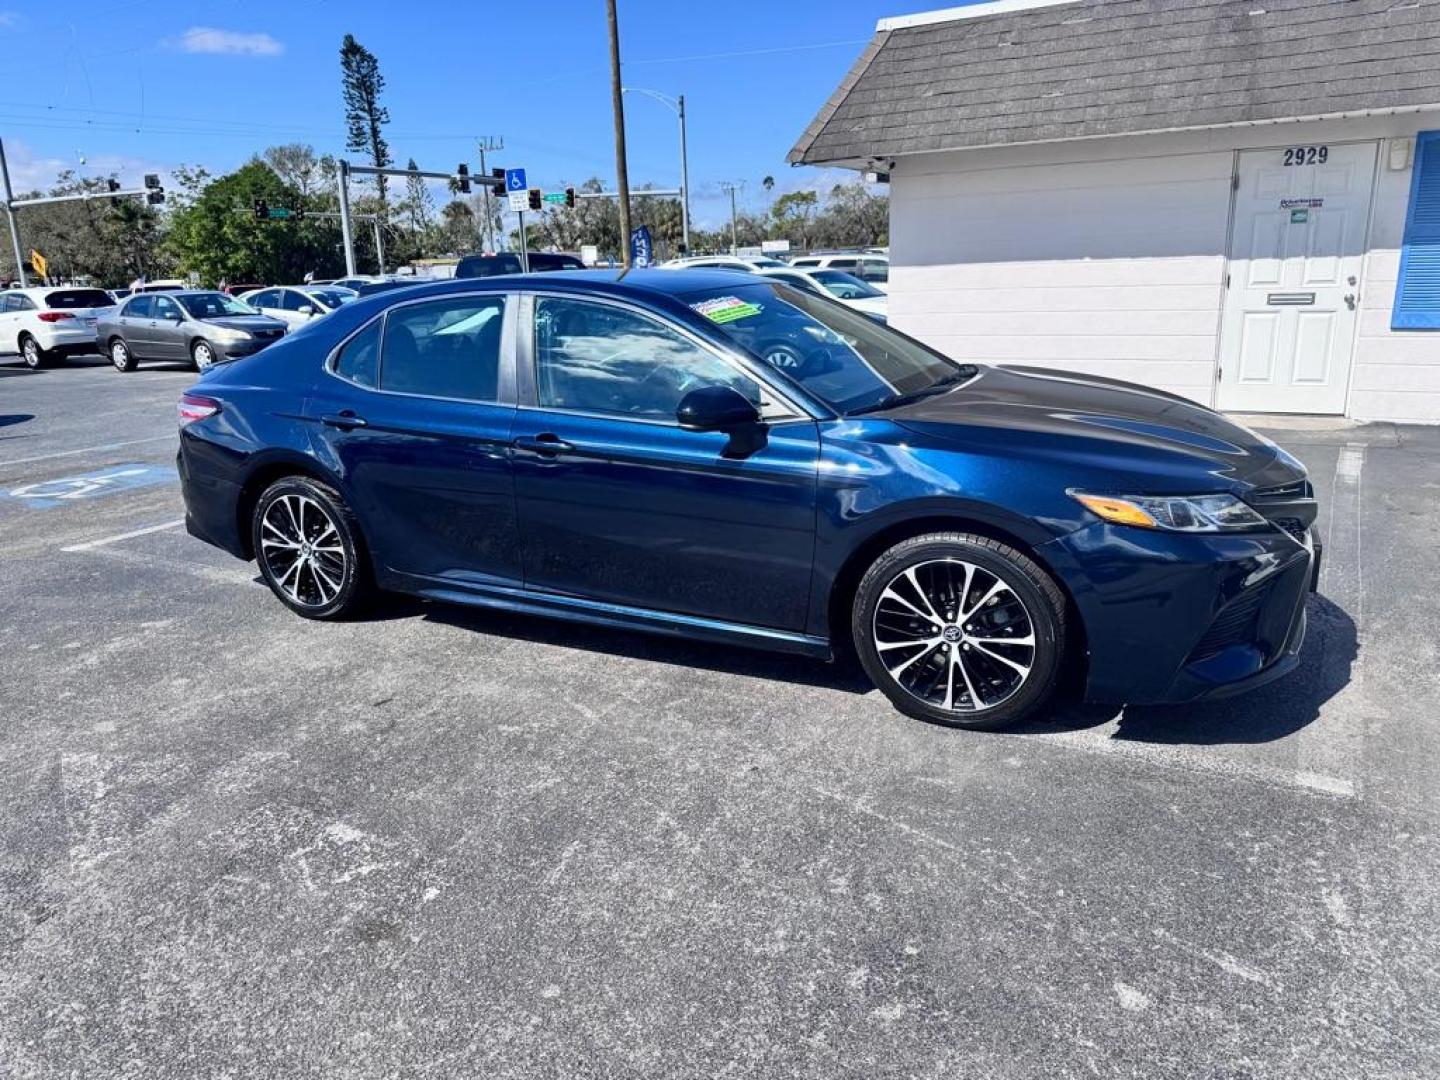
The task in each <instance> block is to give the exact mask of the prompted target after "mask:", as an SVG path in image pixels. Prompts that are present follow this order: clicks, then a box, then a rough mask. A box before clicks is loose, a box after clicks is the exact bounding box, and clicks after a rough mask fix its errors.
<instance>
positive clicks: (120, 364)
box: [108, 337, 140, 371]
mask: <svg viewBox="0 0 1440 1080" xmlns="http://www.w3.org/2000/svg"><path fill="white" fill-rule="evenodd" d="M108 351H109V353H110V366H111V367H113V368H114V369H115V370H116V371H134V370H135V365H136V364H138V363H139V362H140V361H139V360H137V359H136V357H135V354H134V353H132V352H131V351H130V346H129V345H126V344H125V342H124V341H122V340H121V339H120V338H118V337H117V338H111V339H110V345H109V348H108Z"/></svg>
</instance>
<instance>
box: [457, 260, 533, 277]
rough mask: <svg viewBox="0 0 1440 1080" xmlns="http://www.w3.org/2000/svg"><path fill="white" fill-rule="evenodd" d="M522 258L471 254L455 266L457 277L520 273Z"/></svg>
mask: <svg viewBox="0 0 1440 1080" xmlns="http://www.w3.org/2000/svg"><path fill="white" fill-rule="evenodd" d="M519 272H520V260H519V259H518V258H517V257H516V256H514V255H470V256H467V257H466V258H463V259H461V260H460V262H459V263H458V264H457V265H456V267H455V276H456V277H457V278H473V277H494V276H495V275H496V274H518V273H519Z"/></svg>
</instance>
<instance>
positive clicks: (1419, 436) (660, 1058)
mask: <svg viewBox="0 0 1440 1080" xmlns="http://www.w3.org/2000/svg"><path fill="white" fill-rule="evenodd" d="M193 378H194V377H193V376H192V375H191V374H190V373H188V372H186V371H182V370H179V369H178V368H165V367H162V366H154V365H149V366H146V367H143V368H142V369H141V370H139V371H137V372H135V373H133V374H130V375H120V374H119V373H117V372H115V371H113V370H111V369H110V368H109V367H108V366H106V365H104V364H103V363H102V362H100V361H99V360H98V359H97V360H94V361H77V362H72V363H71V364H70V365H68V366H66V367H64V368H60V369H55V370H49V371H43V372H40V373H29V372H26V371H25V370H23V369H22V368H21V367H20V366H19V365H18V364H11V363H8V362H0V1075H3V1076H5V1077H17V1078H18V1077H27V1078H29V1077H37V1078H38V1077H44V1078H47V1080H48V1078H53V1077H105V1078H113V1077H145V1078H147V1080H148V1078H156V1077H186V1078H193V1077H220V1076H233V1077H242V1076H246V1077H248V1076H274V1077H287V1078H288V1077H320V1076H325V1077H334V1076H345V1077H402V1076H403V1077H411V1076H417V1077H418V1076H427V1077H428V1076H436V1077H451V1076H453V1077H471V1076H485V1077H511V1076H514V1077H538V1076H555V1077H570V1076H645V1077H721V1076H725V1077H771V1076H785V1077H835V1076H863V1077H888V1076H897V1077H898V1076H905V1077H935V1078H939V1077H947V1078H949V1077H997V1078H1011V1077H1027V1078H1028V1077H1035V1078H1040V1077H1044V1078H1047V1080H1053V1078H1058V1077H1137V1078H1147V1080H1151V1078H1158V1077H1207V1078H1209V1077H1215V1078H1227V1080H1231V1078H1233V1080H1239V1078H1272V1077H1273V1078H1287V1080H1288V1078H1295V1077H1307V1078H1309V1077H1316V1078H1330V1077H1334V1078H1337V1080H1339V1078H1344V1080H1355V1078H1360V1077H1363V1078H1367V1080H1368V1078H1398V1077H1406V1078H1410V1077H1417V1078H1418V1077H1433V1076H1435V1075H1437V1074H1440V965H1437V957H1440V842H1437V836H1436V827H1435V826H1436V823H1437V819H1440V781H1437V776H1440V768H1437V766H1440V749H1437V743H1436V740H1435V738H1434V736H1433V732H1434V728H1435V725H1436V723H1437V720H1436V717H1437V714H1440V675H1437V659H1440V657H1437V652H1440V649H1437V644H1436V643H1437V640H1440V636H1437V632H1440V590H1437V589H1436V571H1437V567H1440V563H1437V559H1436V556H1435V548H1434V538H1435V537H1436V536H1437V535H1440V430H1434V429H1420V428H1397V427H1394V426H1389V425H1368V426H1364V427H1355V426H1351V425H1343V424H1338V423H1335V424H1319V425H1318V426H1304V425H1302V424H1297V423H1295V422H1291V423H1290V425H1288V426H1287V428H1286V429H1284V430H1272V431H1271V434H1272V435H1273V436H1274V437H1276V438H1277V439H1279V440H1280V441H1281V442H1283V443H1285V444H1286V445H1287V446H1288V447H1289V448H1290V449H1291V450H1292V451H1294V452H1295V453H1296V454H1297V455H1298V456H1300V457H1301V458H1302V459H1303V460H1304V461H1305V462H1306V464H1307V465H1308V466H1309V468H1310V470H1311V473H1312V476H1313V477H1314V479H1315V481H1316V484H1317V487H1318V488H1319V490H1320V491H1321V493H1322V497H1323V500H1324V501H1323V508H1322V518H1321V524H1320V528H1321V531H1322V534H1323V535H1324V537H1325V538H1326V541H1327V546H1326V565H1325V569H1324V574H1323V577H1322V582H1321V590H1322V591H1321V595H1320V596H1318V597H1316V598H1314V599H1312V601H1311V610H1310V616H1311V633H1310V637H1309V640H1308V642H1307V646H1306V653H1305V660H1304V665H1303V668H1302V670H1301V671H1300V672H1298V673H1297V674H1295V675H1294V676H1291V677H1290V678H1288V679H1285V680H1283V681H1281V682H1279V683H1276V684H1273V685H1272V686H1270V687H1268V688H1265V689H1263V690H1261V691H1258V692H1256V693H1254V694H1252V695H1251V696H1248V697H1243V698H1238V699H1234V700H1230V701H1227V702H1223V703H1218V704H1213V705H1208V706H1203V707H1192V708H1185V709H1163V710H1162V709H1131V710H1127V711H1125V712H1124V713H1123V714H1121V715H1118V716H1117V715H1115V713H1114V710H1108V711H1107V710H1095V709H1079V708H1068V709H1063V710H1059V711H1057V712H1056V714H1055V715H1054V716H1053V717H1051V718H1050V719H1049V720H1047V721H1046V722H1045V723H1043V724H1038V725H1034V726H1031V727H1029V728H1027V729H1024V730H1021V731H1018V732H1015V733H1007V734H974V733H966V732H955V731H949V730H944V729H940V728H935V727H929V726H926V725H923V724H920V723H917V722H914V721H911V720H907V719H905V718H904V717H902V716H900V715H899V714H898V713H896V712H894V711H893V710H892V709H891V708H890V707H889V705H888V704H887V703H886V701H885V700H884V699H883V698H882V697H881V696H880V695H879V694H878V693H875V692H871V691H868V690H867V688H866V687H865V686H864V684H863V683H862V682H861V681H860V680H859V679H858V678H857V677H856V676H855V675H854V674H853V673H851V672H849V671H847V670H845V669H836V668H833V667H831V666H827V665H823V664H817V663H812V662H809V661H803V660H797V659H790V658H784V657H774V656H769V655H765V654H760V653H750V652H745V651H741V650H730V649H723V648H718V647H714V646H709V645H705V646H698V645H689V644H685V643H677V642H669V641H665V640H662V639H650V638H646V637H641V636H634V635H629V634H624V633H618V632H609V631H601V630H591V629H579V628H575V627H570V626H565V625H561V624H557V623H550V622H545V621H541V620H533V619H525V618H519V617H508V616H502V615H496V614H490V613H486V612H480V611H470V610H466V609H458V608H447V607H442V606H440V605H433V604H422V603H417V602H411V601H405V600H395V601H394V602H392V603H389V604H387V605H385V607H384V608H383V609H382V610H381V611H380V612H379V613H377V614H376V616H375V617H373V618H371V619H369V620H367V621H365V622H359V623H351V624H341V625H322V624H313V623H307V622H305V621H303V620H301V619H299V618H296V617H295V616H293V615H291V614H290V613H289V612H287V611H286V610H285V609H284V608H282V607H281V605H280V604H279V603H278V602H277V601H275V600H274V599H273V598H272V597H271V596H270V594H269V592H268V591H267V590H266V589H265V588H264V587H263V585H261V584H259V583H258V581H257V579H256V575H255V572H254V568H253V566H250V565H247V564H243V563H240V562H238V561H236V560H234V559H232V558H230V557H229V556H227V555H225V554H223V553H221V552H219V551H216V550H214V549H212V548H209V547H206V546H205V545H202V544H200V543H199V542H197V541H194V540H191V539H190V538H189V537H188V536H186V534H185V532H184V529H183V528H182V527H180V526H179V522H180V519H181V516H182V509H181V501H180V493H179V489H178V486H177V484H176V482H175V475H174V469H173V458H174V453H175V424H174V402H175V399H176V397H177V395H178V394H179V392H180V391H181V390H182V389H183V388H184V387H186V386H188V385H190V383H191V382H192V381H193ZM1136 662H1137V663H1143V662H1144V658H1143V657H1136Z"/></svg>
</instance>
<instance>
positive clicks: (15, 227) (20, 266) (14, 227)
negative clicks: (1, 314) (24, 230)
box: [0, 141, 30, 288]
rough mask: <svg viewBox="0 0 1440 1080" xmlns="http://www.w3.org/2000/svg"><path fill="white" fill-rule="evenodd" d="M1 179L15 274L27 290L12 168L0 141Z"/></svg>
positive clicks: (27, 281) (21, 285) (27, 283)
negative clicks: (11, 173)
mask: <svg viewBox="0 0 1440 1080" xmlns="http://www.w3.org/2000/svg"><path fill="white" fill-rule="evenodd" d="M0 179H3V180H4V183H5V217H6V220H8V221H9V223H10V243H11V244H13V245H14V247H15V273H17V274H19V275H20V287H21V288H27V287H29V285H30V281H29V279H28V278H27V277H26V276H25V260H24V259H23V258H21V257H20V226H19V224H18V223H17V222H16V220H15V207H14V206H13V205H12V203H13V201H14V199H15V193H14V192H13V191H11V190H10V166H9V165H7V164H5V143H4V142H3V141H0Z"/></svg>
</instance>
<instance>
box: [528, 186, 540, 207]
mask: <svg viewBox="0 0 1440 1080" xmlns="http://www.w3.org/2000/svg"><path fill="white" fill-rule="evenodd" d="M530 209H531V210H539V209H540V189H539V188H538V187H532V188H531V189H530Z"/></svg>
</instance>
